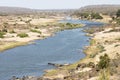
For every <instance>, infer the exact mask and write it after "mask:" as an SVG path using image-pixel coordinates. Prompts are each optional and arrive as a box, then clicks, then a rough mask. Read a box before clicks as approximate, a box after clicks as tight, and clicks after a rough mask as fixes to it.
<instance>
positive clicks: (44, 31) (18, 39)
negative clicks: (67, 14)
mask: <svg viewBox="0 0 120 80" xmlns="http://www.w3.org/2000/svg"><path fill="white" fill-rule="evenodd" d="M28 19H29V18H23V20H28ZM30 19H31V18H30ZM61 19H62V18H57V19H44V18H40V19H31V21H30V22H29V24H28V23H25V22H24V21H19V20H18V21H17V22H14V21H12V22H11V21H8V23H7V24H6V25H11V24H14V23H16V25H14V26H17V25H18V24H19V26H20V25H21V26H23V27H22V28H19V26H18V28H16V29H9V28H8V29H7V32H1V38H0V51H4V50H8V49H11V48H14V47H17V46H22V45H26V44H29V43H31V42H33V41H34V40H38V39H45V38H47V37H50V36H53V35H54V33H56V32H57V31H61V30H66V29H74V28H80V27H82V26H84V25H83V24H71V23H58V21H59V20H61ZM12 26H13V25H12ZM26 26H27V27H26ZM29 26H30V27H29ZM24 28H25V29H24ZM3 33H4V35H3ZM18 34H21V36H18ZM24 35H27V36H24ZM22 36H24V37H22Z"/></svg>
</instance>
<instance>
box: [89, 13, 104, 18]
mask: <svg viewBox="0 0 120 80" xmlns="http://www.w3.org/2000/svg"><path fill="white" fill-rule="evenodd" d="M91 18H92V19H103V17H102V16H100V14H99V13H92V14H91Z"/></svg>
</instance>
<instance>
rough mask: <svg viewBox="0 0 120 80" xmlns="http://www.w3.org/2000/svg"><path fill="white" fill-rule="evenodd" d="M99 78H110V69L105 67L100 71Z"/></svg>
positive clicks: (102, 79) (106, 79) (107, 79)
mask: <svg viewBox="0 0 120 80" xmlns="http://www.w3.org/2000/svg"><path fill="white" fill-rule="evenodd" d="M98 80H110V71H109V69H103V70H101V71H100V73H99V78H98Z"/></svg>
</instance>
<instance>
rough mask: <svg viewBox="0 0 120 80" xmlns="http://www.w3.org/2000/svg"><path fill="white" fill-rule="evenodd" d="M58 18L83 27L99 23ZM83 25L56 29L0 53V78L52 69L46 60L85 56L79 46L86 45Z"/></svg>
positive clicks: (34, 73) (1, 79)
mask: <svg viewBox="0 0 120 80" xmlns="http://www.w3.org/2000/svg"><path fill="white" fill-rule="evenodd" d="M62 22H71V23H83V24H86V26H85V27H90V26H100V25H102V24H101V23H97V22H90V21H82V20H67V21H62ZM85 34H86V33H85V32H83V28H79V29H72V30H64V31H60V32H57V33H56V34H55V36H52V37H48V38H46V39H43V40H36V41H35V43H34V44H29V45H25V46H20V47H16V48H13V49H10V50H6V51H4V52H1V53H0V80H8V79H10V78H11V77H12V76H17V77H22V76H26V75H29V76H30V75H32V76H41V75H42V74H43V73H44V70H47V69H52V68H54V67H53V66H50V65H48V63H58V64H64V63H74V62H76V61H78V60H80V59H82V58H84V57H85V54H84V53H83V52H82V50H83V48H84V47H85V46H87V45H89V41H88V40H89V37H87V36H85Z"/></svg>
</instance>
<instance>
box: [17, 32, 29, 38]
mask: <svg viewBox="0 0 120 80" xmlns="http://www.w3.org/2000/svg"><path fill="white" fill-rule="evenodd" d="M17 36H19V37H20V38H24V37H28V34H26V33H20V34H18V35H17Z"/></svg>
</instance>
